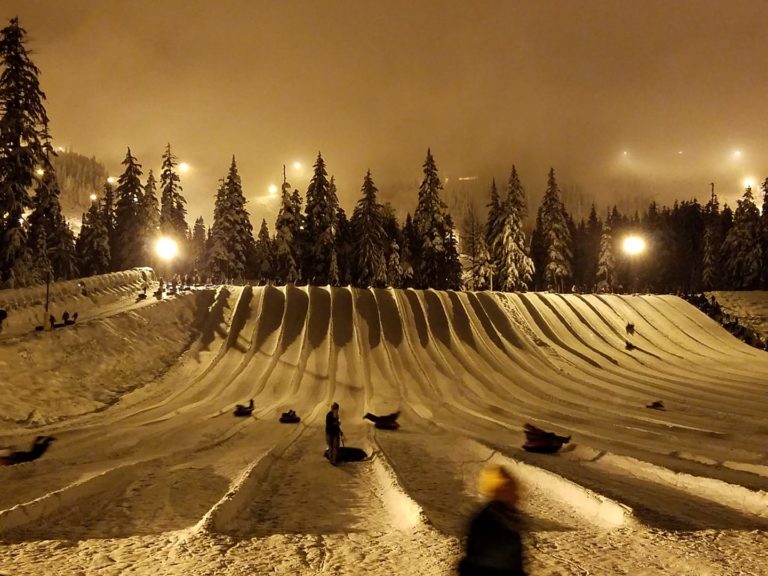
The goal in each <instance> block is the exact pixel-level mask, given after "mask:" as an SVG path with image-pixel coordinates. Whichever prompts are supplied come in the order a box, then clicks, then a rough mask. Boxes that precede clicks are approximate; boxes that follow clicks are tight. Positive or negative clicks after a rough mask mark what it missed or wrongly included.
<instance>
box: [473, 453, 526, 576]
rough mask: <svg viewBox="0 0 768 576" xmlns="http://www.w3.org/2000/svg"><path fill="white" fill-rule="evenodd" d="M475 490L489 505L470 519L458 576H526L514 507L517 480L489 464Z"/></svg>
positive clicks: (517, 493)
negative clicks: (464, 551)
mask: <svg viewBox="0 0 768 576" xmlns="http://www.w3.org/2000/svg"><path fill="white" fill-rule="evenodd" d="M478 490H479V492H480V494H481V495H483V496H485V497H486V498H488V499H489V502H488V503H487V504H486V505H485V506H484V507H483V508H482V509H481V510H480V512H478V513H477V515H475V517H474V518H472V520H471V522H470V524H469V530H468V533H467V547H466V555H465V556H464V558H462V560H461V562H460V563H459V575H460V576H525V570H524V568H523V546H522V541H521V538H520V534H519V532H518V529H517V526H518V524H519V521H518V519H517V516H516V512H515V507H516V505H517V502H518V499H519V486H518V482H517V480H516V479H515V478H514V476H512V475H511V474H510V473H509V471H507V469H506V468H504V467H503V466H499V465H495V464H494V465H490V466H487V467H486V468H484V469H483V470H481V472H480V476H479V478H478Z"/></svg>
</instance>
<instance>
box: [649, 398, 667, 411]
mask: <svg viewBox="0 0 768 576" xmlns="http://www.w3.org/2000/svg"><path fill="white" fill-rule="evenodd" d="M645 407H646V408H651V409H653V410H666V408H664V402H662V401H661V400H656V401H654V402H651V403H650V404H647V405H646V406H645Z"/></svg>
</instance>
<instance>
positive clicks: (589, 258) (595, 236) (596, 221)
mask: <svg viewBox="0 0 768 576" xmlns="http://www.w3.org/2000/svg"><path fill="white" fill-rule="evenodd" d="M602 235H603V223H602V222H601V221H600V218H599V217H598V216H597V210H596V208H595V205H594V204H592V208H591V209H590V211H589V218H588V219H587V226H586V235H585V243H586V245H585V249H584V259H583V266H584V272H583V274H582V282H581V284H582V287H583V288H584V289H585V290H587V291H591V290H593V289H594V286H595V285H596V284H597V264H598V260H599V255H600V242H601V239H602Z"/></svg>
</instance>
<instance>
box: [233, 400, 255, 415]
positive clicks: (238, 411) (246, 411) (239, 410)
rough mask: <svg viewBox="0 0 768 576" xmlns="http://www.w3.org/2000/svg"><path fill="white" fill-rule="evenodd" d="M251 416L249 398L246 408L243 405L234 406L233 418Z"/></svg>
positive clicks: (251, 410)
mask: <svg viewBox="0 0 768 576" xmlns="http://www.w3.org/2000/svg"><path fill="white" fill-rule="evenodd" d="M251 414H253V398H251V401H250V402H248V406H245V405H243V404H238V405H236V406H235V411H234V415H235V416H250V415H251Z"/></svg>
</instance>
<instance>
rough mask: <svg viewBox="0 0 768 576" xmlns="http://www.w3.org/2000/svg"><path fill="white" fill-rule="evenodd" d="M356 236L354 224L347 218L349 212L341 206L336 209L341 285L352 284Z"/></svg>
mask: <svg viewBox="0 0 768 576" xmlns="http://www.w3.org/2000/svg"><path fill="white" fill-rule="evenodd" d="M353 245H354V238H353V237H352V224H351V223H350V221H349V219H348V218H347V213H346V212H344V208H342V207H341V206H339V207H338V209H337V210H336V243H335V248H336V257H337V259H338V263H339V285H340V286H350V285H351V284H352V267H353V257H352V251H353Z"/></svg>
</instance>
